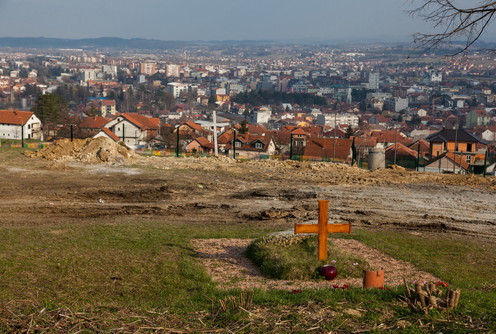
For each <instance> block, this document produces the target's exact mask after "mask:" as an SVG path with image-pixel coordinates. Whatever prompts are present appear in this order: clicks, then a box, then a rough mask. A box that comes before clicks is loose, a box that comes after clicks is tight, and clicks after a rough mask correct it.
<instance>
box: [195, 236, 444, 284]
mask: <svg viewBox="0 0 496 334" xmlns="http://www.w3.org/2000/svg"><path fill="white" fill-rule="evenodd" d="M250 242H251V240H248V239H196V240H193V245H194V247H195V250H196V251H197V253H198V255H199V258H200V259H201V261H202V262H203V264H204V266H205V267H206V269H207V272H208V273H209V275H210V277H212V280H213V281H214V282H216V283H219V287H220V288H222V289H232V288H239V289H253V288H259V289H280V290H301V289H305V288H307V289H308V288H313V289H325V288H331V287H333V286H336V285H337V286H340V287H342V286H343V285H344V284H346V285H348V286H354V287H361V286H362V280H361V279H360V278H346V279H345V278H341V277H340V276H339V275H338V277H336V278H335V279H333V280H332V281H325V280H322V281H315V280H314V281H287V280H275V279H268V278H265V277H263V275H262V274H261V273H260V271H259V270H258V268H257V267H256V266H255V265H254V264H253V263H252V262H251V261H250V260H249V259H247V258H246V257H245V256H244V254H243V253H244V251H245V250H246V247H247V246H248V245H249V243H250ZM332 242H333V243H334V244H335V245H336V246H338V247H339V248H341V249H342V250H344V251H346V252H348V253H350V254H352V255H354V256H359V257H362V258H364V259H366V260H367V262H368V263H369V264H370V265H371V267H372V268H377V269H381V268H385V269H384V271H385V274H384V285H385V286H386V287H387V286H396V285H401V284H403V278H408V279H409V282H408V283H411V282H410V280H412V279H413V280H415V281H418V282H423V281H425V282H437V281H439V278H437V277H435V276H433V275H431V274H429V273H426V272H423V271H419V270H418V269H416V268H415V267H414V266H413V265H411V264H410V263H407V262H404V261H399V260H396V259H394V258H393V257H391V256H388V255H386V254H384V253H381V252H379V251H377V250H375V249H373V248H370V247H368V246H366V245H364V244H363V243H361V242H359V241H357V240H349V239H348V240H347V239H333V240H332Z"/></svg>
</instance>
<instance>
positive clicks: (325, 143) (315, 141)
mask: <svg viewBox="0 0 496 334" xmlns="http://www.w3.org/2000/svg"><path fill="white" fill-rule="evenodd" d="M352 144H353V140H352V139H343V138H310V139H309V140H308V142H307V146H306V147H305V151H304V153H303V156H304V157H305V158H309V159H316V160H317V159H318V160H329V161H336V162H343V163H351V161H352V158H353V150H352Z"/></svg>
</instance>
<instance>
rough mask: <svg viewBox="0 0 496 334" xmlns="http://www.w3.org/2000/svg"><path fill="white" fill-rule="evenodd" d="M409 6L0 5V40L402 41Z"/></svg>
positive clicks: (416, 25)
mask: <svg viewBox="0 0 496 334" xmlns="http://www.w3.org/2000/svg"><path fill="white" fill-rule="evenodd" d="M412 6H413V4H412V1H411V0H243V1H242V0H175V1H172V0H77V1H76V0H0V36H2V37H27V36H29V37H38V36H44V37H63V38H85V37H103V36H111V37H124V38H133V37H141V38H154V39H161V40H228V39H235V40H241V39H250V40H255V39H256V40H260V39H271V40H274V39H277V40H280V39H282V40H302V39H318V40H336V41H343V40H347V39H353V40H357V39H359V40H365V41H366V40H368V39H374V40H381V41H387V40H390V41H392V42H395V41H410V40H411V35H412V34H413V33H415V32H418V31H426V30H428V26H426V25H425V23H423V22H421V21H419V20H418V19H413V18H411V17H409V16H408V15H407V14H406V13H405V11H406V10H408V9H411V8H412Z"/></svg>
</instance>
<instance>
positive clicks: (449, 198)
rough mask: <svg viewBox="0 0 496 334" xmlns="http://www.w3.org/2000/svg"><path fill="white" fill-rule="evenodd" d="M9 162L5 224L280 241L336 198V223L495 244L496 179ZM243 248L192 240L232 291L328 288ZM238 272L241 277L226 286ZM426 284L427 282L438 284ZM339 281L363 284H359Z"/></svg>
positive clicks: (261, 167) (129, 159)
mask: <svg viewBox="0 0 496 334" xmlns="http://www.w3.org/2000/svg"><path fill="white" fill-rule="evenodd" d="M9 154H10V153H8V152H0V172H1V173H2V175H3V176H4V177H3V178H0V187H1V189H2V192H0V216H1V217H2V219H1V220H0V225H2V226H20V225H23V226H26V225H28V226H38V225H40V224H54V225H57V226H58V227H57V228H56V230H63V225H64V224H93V223H95V222H98V223H101V222H102V221H103V222H106V223H108V224H118V223H120V222H121V221H122V220H123V219H130V220H132V221H139V220H153V221H161V222H164V223H165V222H166V223H167V224H175V225H177V226H181V225H182V224H188V225H194V226H197V227H198V228H199V229H208V230H209V231H210V232H212V231H214V232H215V231H219V232H220V231H222V229H223V228H224V227H225V226H230V227H231V226H233V225H238V226H240V228H243V229H244V228H246V229H249V230H260V231H266V230H267V229H270V230H280V231H284V230H288V229H291V228H292V226H293V225H294V223H295V222H311V221H312V220H315V219H316V218H317V199H328V200H330V205H329V220H330V223H337V222H350V223H352V225H353V226H354V228H355V227H358V228H368V229H381V230H384V231H386V230H388V229H399V230H408V231H412V233H417V232H419V231H421V232H422V233H436V234H440V233H441V234H444V235H446V237H449V236H450V235H452V234H458V235H460V234H461V235H464V236H467V237H471V238H484V239H491V240H496V206H495V205H494V203H495V202H496V179H495V178H494V177H486V178H483V177H479V176H470V175H468V176H465V175H443V174H432V173H418V172H412V171H406V170H401V169H395V170H392V169H388V170H377V171H373V172H371V171H367V170H362V169H359V168H355V167H349V166H346V165H341V164H333V163H323V162H317V163H312V162H298V161H271V160H269V161H236V160H233V159H230V158H226V157H220V158H194V157H192V158H175V157H167V158H164V157H141V156H137V155H136V154H135V153H133V152H131V151H129V150H128V149H126V148H125V147H123V146H121V145H118V144H115V143H113V142H112V141H110V140H108V139H104V138H97V139H91V140H75V141H74V142H70V141H67V140H65V141H59V142H55V143H54V144H53V145H50V146H48V147H46V148H44V149H42V150H40V151H38V152H31V153H26V156H29V157H30V158H28V157H26V156H22V155H18V156H14V155H12V154H10V155H9ZM36 158H41V159H36ZM21 190H22V191H21ZM263 233H264V232H260V236H263ZM202 242H203V244H200V243H202ZM247 242H248V241H247V240H224V239H222V240H203V241H202V240H196V241H194V243H195V247H196V249H197V250H198V252H200V253H199V254H200V258H201V260H202V261H205V265H206V268H207V270H208V271H209V272H210V274H211V275H212V277H213V279H214V280H215V281H219V282H221V283H223V284H226V286H228V285H229V284H231V285H232V286H234V285H235V286H237V287H248V286H252V287H255V286H256V287H277V288H284V289H288V288H289V287H294V288H298V286H300V287H303V286H313V285H316V286H319V285H320V286H327V285H328V282H317V283H315V282H309V283H304V284H303V285H301V283H297V284H296V283H290V282H274V281H271V280H267V279H265V278H263V277H261V276H260V274H259V273H258V272H257V271H256V270H255V268H253V267H252V266H250V264H249V263H248V262H246V259H244V258H243V257H242V256H241V255H240V254H242V252H243V250H244V248H245V247H246V243H247ZM336 242H337V243H338V245H339V246H340V247H342V248H343V249H346V250H347V251H349V252H352V253H356V254H358V255H360V256H364V257H367V260H368V261H369V262H370V263H371V265H373V266H377V267H381V266H384V267H385V268H389V269H387V270H390V272H387V278H386V280H387V284H391V285H395V284H397V283H398V282H399V280H400V279H402V277H403V276H408V277H410V279H412V280H413V279H414V278H415V277H416V276H417V275H419V273H418V272H417V271H416V270H415V268H412V267H410V266H409V265H408V264H405V263H400V262H398V261H395V260H394V259H390V258H388V257H385V256H384V254H381V253H378V252H377V251H374V250H371V249H368V248H366V247H365V246H364V245H361V244H359V243H356V242H354V241H346V240H340V241H336ZM231 265H232V266H233V267H232V268H230V267H228V266H231ZM393 268H394V269H393ZM231 269H232V270H231ZM231 271H232V272H235V273H237V275H239V276H232V277H231V276H228V275H227V273H228V272H231ZM422 275H423V274H421V275H420V278H419V279H425V280H431V277H428V276H425V277H424V276H422ZM336 282H339V283H346V284H351V285H360V284H361V283H360V280H359V279H356V280H354V281H353V280H347V281H346V282H345V281H343V282H341V281H336Z"/></svg>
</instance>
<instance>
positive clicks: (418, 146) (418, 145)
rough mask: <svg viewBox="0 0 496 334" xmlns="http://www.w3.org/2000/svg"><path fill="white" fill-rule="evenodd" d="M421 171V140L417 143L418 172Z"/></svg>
mask: <svg viewBox="0 0 496 334" xmlns="http://www.w3.org/2000/svg"><path fill="white" fill-rule="evenodd" d="M419 170H420V139H419V140H418V141H417V172H418V171H419Z"/></svg>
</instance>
